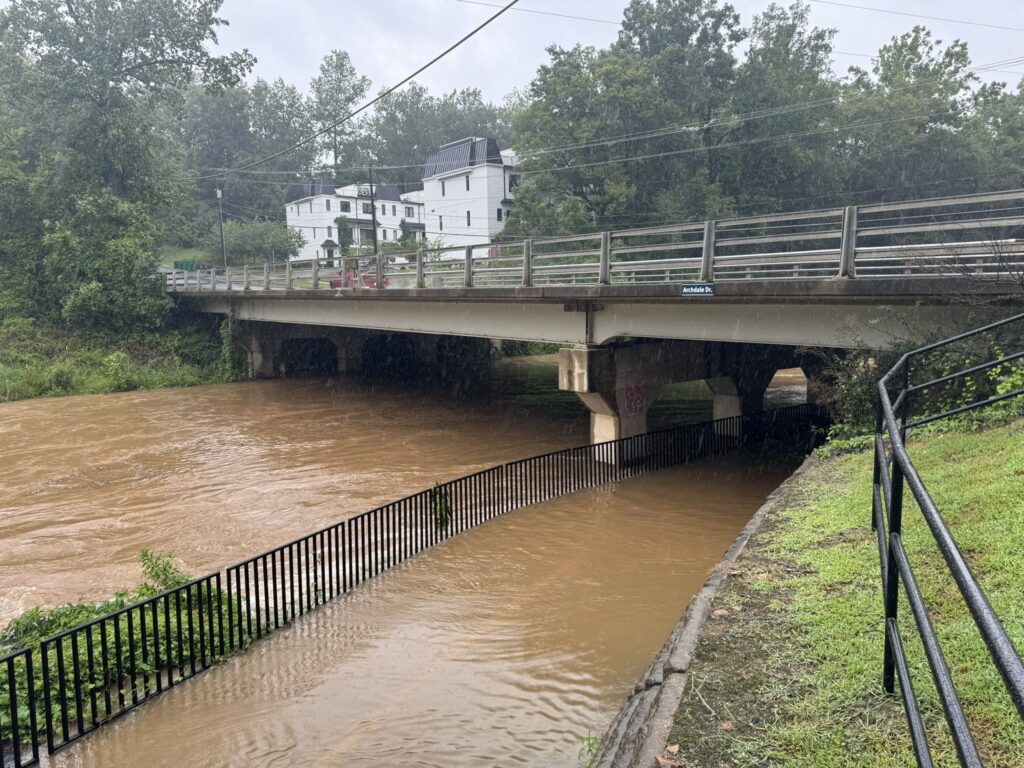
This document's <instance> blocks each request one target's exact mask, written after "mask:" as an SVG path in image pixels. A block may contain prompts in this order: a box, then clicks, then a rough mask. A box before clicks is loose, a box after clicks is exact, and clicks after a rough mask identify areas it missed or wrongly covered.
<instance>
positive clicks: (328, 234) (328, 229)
mask: <svg viewBox="0 0 1024 768" xmlns="http://www.w3.org/2000/svg"><path fill="white" fill-rule="evenodd" d="M331 237H332V235H331V228H330V227H328V228H327V239H328V240H330V239H331Z"/></svg>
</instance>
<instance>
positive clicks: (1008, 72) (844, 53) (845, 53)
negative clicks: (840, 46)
mask: <svg viewBox="0 0 1024 768" xmlns="http://www.w3.org/2000/svg"><path fill="white" fill-rule="evenodd" d="M832 53H838V54H839V55H840V56H856V57H858V58H861V59H877V58H878V54H877V53H854V52H853V51H839V50H836V49H835V48H833V49H832ZM975 71H979V72H980V71H982V70H981V69H977V70H975ZM984 71H986V72H998V73H1000V74H1002V75H1021V76H1024V72H1016V71H1014V70H1010V69H991V68H988V67H986V68H985V70H984Z"/></svg>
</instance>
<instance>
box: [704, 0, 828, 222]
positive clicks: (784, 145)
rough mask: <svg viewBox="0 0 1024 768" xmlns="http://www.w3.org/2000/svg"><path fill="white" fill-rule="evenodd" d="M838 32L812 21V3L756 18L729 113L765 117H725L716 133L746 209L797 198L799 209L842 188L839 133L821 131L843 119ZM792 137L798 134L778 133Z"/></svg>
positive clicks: (725, 170)
mask: <svg viewBox="0 0 1024 768" xmlns="http://www.w3.org/2000/svg"><path fill="white" fill-rule="evenodd" d="M834 34H835V30H831V29H819V28H816V27H812V26H811V25H810V9H809V6H808V5H806V4H802V3H794V4H793V5H791V6H790V7H789V8H783V7H781V6H779V5H775V4H772V5H769V6H768V7H767V8H766V9H765V10H764V11H763V12H762V13H761V14H759V15H758V16H755V17H754V20H753V22H752V23H751V26H750V29H749V48H748V50H747V53H746V56H745V57H744V60H743V62H742V63H741V64H740V65H739V67H738V69H737V71H736V79H735V82H734V84H733V87H732V88H731V91H730V95H729V102H728V113H729V114H731V115H758V117H756V118H755V119H746V120H742V121H730V119H729V117H725V118H724V120H722V127H721V129H720V130H719V131H716V134H717V135H716V140H717V142H718V143H719V144H723V145H725V148H723V149H720V150H717V154H718V156H719V158H720V162H721V165H720V168H721V171H720V175H719V180H720V181H721V182H722V185H723V189H727V190H729V191H730V192H731V193H732V195H731V196H732V197H733V199H735V201H736V204H737V207H738V208H739V209H740V210H761V211H771V210H775V209H777V208H778V207H779V204H778V203H777V202H776V201H777V200H792V202H790V203H789V204H788V206H787V205H786V204H782V207H783V208H786V207H789V208H793V207H796V208H799V207H801V205H803V204H804V203H805V202H806V201H807V200H808V199H810V200H813V199H815V198H816V197H817V196H819V195H826V196H827V195H829V194H832V195H835V194H836V193H837V192H838V190H839V189H840V188H839V183H840V179H839V178H838V173H839V168H838V167H837V166H836V164H835V163H834V162H830V157H831V153H830V145H831V142H832V140H833V139H832V136H831V135H830V134H829V133H825V132H823V133H817V134H816V133H814V132H815V131H821V129H823V128H828V127H830V126H832V125H834V124H835V122H836V120H837V117H836V112H837V109H838V106H837V102H838V99H839V92H840V84H839V81H838V80H837V78H836V77H835V76H834V75H833V73H832V67H831V61H830V57H831V54H832V38H833V36H834ZM787 136H790V137H792V138H772V137H787ZM765 138H771V140H769V141H764V140H763V139H765ZM837 197H838V196H837ZM823 199H827V197H826V198H823ZM812 205H814V204H812ZM822 205H824V203H822Z"/></svg>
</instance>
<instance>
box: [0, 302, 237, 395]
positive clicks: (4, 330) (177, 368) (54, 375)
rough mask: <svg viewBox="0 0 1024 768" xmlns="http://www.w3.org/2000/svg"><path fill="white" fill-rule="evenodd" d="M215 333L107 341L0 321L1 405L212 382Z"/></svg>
mask: <svg viewBox="0 0 1024 768" xmlns="http://www.w3.org/2000/svg"><path fill="white" fill-rule="evenodd" d="M220 348H221V344H220V338H219V337H218V335H217V329H216V327H209V326H204V325H201V324H198V323H196V324H191V325H180V326H176V327H172V328H170V329H168V330H166V331H162V332H160V333H151V334H145V335H140V336H137V337H135V338H129V339H116V340H115V339H109V338H103V337H99V336H89V335H84V334H80V333H76V332H75V331H72V330H69V329H66V328H62V327H54V326H51V325H46V324H41V323H38V322H34V321H32V320H29V319H25V318H9V319H7V320H4V321H2V322H0V402H5V401H9V400H22V399H25V398H32V397H50V396H57V395H82V394H98V393H103V392H124V391H128V390H133V389H155V388H158V387H183V386H192V385H195V384H202V383H205V382H209V381H214V380H217V379H218V376H219V374H218V356H219V354H220Z"/></svg>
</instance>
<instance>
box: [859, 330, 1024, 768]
mask: <svg viewBox="0 0 1024 768" xmlns="http://www.w3.org/2000/svg"><path fill="white" fill-rule="evenodd" d="M1009 329H1012V330H1014V331H1016V337H1015V340H1016V342H1017V343H1018V345H1024V335H1022V334H1024V314H1022V315H1016V316H1014V317H1011V318H1008V319H1006V320H1003V321H1000V322H997V323H993V324H991V325H987V326H985V327H983V328H979V329H977V330H974V331H970V332H968V333H964V334H961V335H959V336H955V337H953V338H951V339H947V340H945V341H942V342H938V343H936V344H931V345H928V346H926V347H921V348H920V349H917V350H914V351H912V352H909V353H907V354H905V355H903V357H901V358H900V360H899V362H897V364H896V365H895V366H894V367H893V368H892V369H891V370H889V371H888V372H887V373H886V374H885V375H884V376H883V377H882V378H881V380H880V381H879V383H878V396H877V399H876V414H875V449H874V471H873V492H872V515H871V525H872V528H873V529H874V530H875V531H876V535H877V539H878V554H879V563H880V565H881V574H882V586H883V590H884V594H885V652H884V660H883V672H882V678H883V680H882V682H883V686H884V688H885V690H886V691H887V692H888V693H894V692H895V682H896V679H897V678H898V679H899V684H900V691H901V694H902V699H903V706H904V710H905V712H906V715H907V723H908V726H909V730H910V736H911V743H912V746H913V749H914V755H915V756H916V759H917V764H918V765H919V766H920V767H921V768H930V767H931V766H932V756H931V748H930V746H929V741H928V734H927V731H926V729H925V725H924V719H923V718H922V716H921V712H920V708H919V705H918V699H917V694H916V693H915V690H914V681H913V680H912V676H911V672H910V668H909V666H908V664H907V659H906V653H905V644H904V640H903V637H902V635H901V633H900V629H899V625H898V615H897V613H898V605H899V592H900V584H901V583H902V585H903V588H904V592H905V598H906V600H907V602H908V604H909V606H910V611H911V614H912V616H913V619H914V624H915V626H916V628H917V634H918V637H919V639H920V641H921V644H922V647H923V649H924V655H925V658H926V660H927V663H928V667H929V669H930V671H931V675H932V680H933V682H934V685H935V688H936V691H937V693H938V697H939V702H940V704H941V707H942V712H943V714H944V716H945V719H946V722H947V724H948V726H949V732H950V735H951V737H952V740H953V744H954V746H955V748H956V753H957V757H958V759H959V762H960V764H961V765H963V766H970V768H976V767H980V766H981V765H982V760H981V757H980V755H979V753H978V748H977V745H976V743H975V739H974V736H973V733H972V731H971V728H970V725H969V723H968V720H967V716H966V715H965V713H964V710H963V707H962V705H961V703H960V699H959V697H958V696H957V692H956V687H955V685H954V683H953V679H952V676H951V675H950V671H949V667H948V666H947V664H946V660H945V657H944V655H943V652H942V647H941V644H940V642H939V639H938V636H937V634H936V632H935V627H934V626H933V624H932V621H931V618H930V616H929V613H928V607H927V605H926V604H925V601H924V598H923V596H922V594H921V590H920V587H919V586H918V582H917V578H916V577H915V575H914V568H913V565H912V563H911V562H910V557H909V556H908V554H907V550H906V548H905V547H904V545H903V538H902V533H903V519H904V512H905V509H904V506H905V505H904V501H905V499H904V497H905V491H906V490H909V492H910V498H911V499H912V500H913V502H914V504H915V505H916V506H917V508H918V511H919V512H920V513H921V515H922V517H923V518H924V521H925V522H926V524H927V526H928V528H929V530H930V531H931V534H932V537H933V538H934V540H935V544H936V546H937V547H938V549H939V552H940V553H941V555H942V558H943V561H944V562H945V564H946V568H947V569H948V571H949V573H950V574H951V575H952V577H953V580H954V581H955V583H956V585H957V587H958V589H959V592H960V595H961V597H962V598H963V600H964V603H965V604H966V606H967V608H968V610H969V612H970V615H971V618H972V620H973V622H974V625H975V627H976V629H977V631H978V633H979V634H980V636H981V638H982V639H983V640H984V642H985V645H986V647H987V648H988V651H989V654H990V656H991V658H992V663H993V664H994V665H995V667H996V669H997V670H998V671H999V675H1000V677H1001V678H1002V680H1003V684H1004V686H1005V688H1006V690H1007V692H1008V693H1009V695H1010V698H1011V699H1012V701H1013V704H1014V706H1015V707H1016V709H1017V713H1018V715H1019V717H1020V718H1021V720H1022V722H1024V663H1022V661H1021V657H1020V654H1019V653H1018V651H1017V649H1016V648H1015V647H1014V645H1013V642H1012V641H1011V640H1010V638H1009V636H1008V635H1007V633H1006V629H1005V628H1004V627H1003V625H1002V623H1001V622H1000V620H999V618H998V616H996V614H995V612H994V611H993V609H992V606H991V605H990V604H989V602H988V599H987V598H986V596H985V593H984V591H983V590H982V588H981V585H980V584H979V583H978V580H977V579H976V578H975V576H974V574H972V573H971V569H970V567H969V566H968V564H967V561H966V560H965V558H964V557H963V554H962V553H961V552H960V549H959V548H958V547H957V544H956V540H955V538H954V537H953V534H952V532H951V531H950V529H949V526H948V525H947V524H946V521H945V520H944V519H943V517H942V513H941V511H940V510H939V508H938V506H937V505H936V503H935V501H934V500H933V499H932V497H931V495H930V494H929V493H928V490H927V489H926V487H925V484H924V481H923V480H922V479H921V476H920V475H919V473H918V471H917V469H916V468H915V467H914V463H913V461H912V460H911V458H910V456H909V454H908V453H907V448H906V433H907V430H908V429H911V428H913V427H915V426H922V425H924V424H928V423H931V422H934V421H938V420H941V419H947V418H949V417H951V416H954V415H957V414H962V413H966V412H968V411H973V410H976V409H978V408H985V407H988V406H990V405H992V404H994V403H997V402H1001V401H1003V400H1007V399H1009V398H1013V397H1018V396H1020V395H1022V394H1024V388H1019V389H1015V390H1012V391H1008V392H1006V391H998V390H997V391H996V392H990V391H984V390H982V391H977V390H976V389H975V388H974V386H969V385H968V383H969V382H970V381H971V379H972V377H974V376H976V375H977V374H981V373H986V372H989V371H993V370H994V369H997V368H999V367H1000V366H1005V365H1009V364H1010V363H1015V362H1016V361H1019V360H1021V359H1022V358H1024V350H1022V351H1017V352H1013V353H1011V354H1004V353H1003V352H1002V351H1001V349H1002V348H1003V347H1004V346H1005V341H1002V342H1001V343H991V344H989V345H988V347H989V348H990V349H991V350H993V351H994V354H993V355H992V357H991V359H988V360H986V361H984V362H981V363H980V364H973V365H968V366H966V367H964V368H962V369H961V370H959V371H957V372H956V373H952V374H946V375H942V376H936V377H935V378H932V379H928V380H925V381H923V382H921V383H917V384H912V383H911V382H912V374H913V373H914V368H913V365H914V363H915V362H917V361H919V360H921V358H922V357H923V356H927V355H930V354H933V353H941V352H946V351H958V350H959V347H958V346H957V345H960V344H962V343H967V342H972V341H975V340H978V339H982V338H989V337H991V336H993V335H994V334H996V333H999V332H1005V331H1006V330H1009ZM1013 338H1014V337H1013V336H1012V335H1011V339H1013ZM957 385H963V386H960V387H959V388H960V390H961V392H962V393H966V394H967V395H972V393H976V394H973V396H970V397H968V398H967V399H968V402H959V401H958V402H959V404H953V405H950V404H949V403H948V402H947V403H943V401H942V400H940V401H939V403H940V404H939V405H938V406H937V407H936V408H935V409H934V412H931V411H932V410H933V409H928V408H922V410H923V411H924V412H923V413H922V414H921V415H920V416H918V417H916V418H915V416H914V407H915V403H917V402H922V403H923V402H925V398H926V397H927V395H928V393H929V391H931V390H934V389H936V388H938V387H946V388H949V387H954V388H955V387H957ZM893 388H895V389H894V391H890V390H893Z"/></svg>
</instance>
